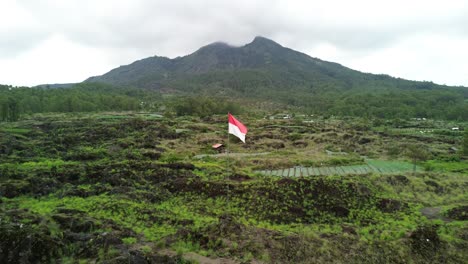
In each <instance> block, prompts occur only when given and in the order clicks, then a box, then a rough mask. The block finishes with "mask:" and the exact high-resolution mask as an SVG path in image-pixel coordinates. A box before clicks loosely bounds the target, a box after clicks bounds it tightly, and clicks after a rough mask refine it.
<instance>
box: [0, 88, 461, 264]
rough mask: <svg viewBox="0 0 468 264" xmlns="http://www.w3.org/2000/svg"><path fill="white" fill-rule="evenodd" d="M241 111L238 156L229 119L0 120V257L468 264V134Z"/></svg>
mask: <svg viewBox="0 0 468 264" xmlns="http://www.w3.org/2000/svg"><path fill="white" fill-rule="evenodd" d="M67 91H68V90H67ZM237 117H238V118H239V119H240V120H242V122H244V123H245V124H246V125H247V126H248V128H249V133H248V135H247V137H246V144H244V143H242V142H240V141H239V140H238V139H237V138H235V137H231V138H230V151H231V154H230V155H229V158H228V159H227V158H226V154H225V153H221V154H218V153H217V152H216V151H215V150H213V149H211V145H212V144H213V143H215V142H222V143H226V142H227V141H226V136H227V135H226V125H227V124H226V121H227V118H226V115H214V116H211V117H210V118H208V119H204V120H203V121H202V120H200V119H197V118H194V117H176V118H173V117H170V118H165V117H161V116H159V115H154V114H151V113H132V112H128V113H112V112H105V113H94V114H76V113H72V114H66V113H59V114H48V115H37V116H35V117H34V118H29V119H24V120H21V121H17V122H11V123H5V122H3V123H0V262H1V263H12V264H13V263H109V264H118V263H168V264H169V263H170V264H174V263H229V264H241V263H251V264H255V263H264V264H269V263H272V264H274V263H285V264H287V263H294V264H296V263H415V264H419V263H457V264H458V263H465V262H466V261H464V260H466V259H467V257H468V255H467V254H468V251H467V250H466V248H467V247H468V218H467V212H468V204H467V201H468V193H467V192H466V186H467V185H468V179H467V177H466V175H467V172H468V163H467V162H466V157H463V154H462V153H453V152H450V147H461V145H462V142H465V144H466V142H468V134H467V132H461V131H451V130H450V128H451V127H452V126H453V124H452V123H450V122H432V121H427V120H426V121H411V122H409V123H407V124H406V125H407V127H408V128H406V129H400V128H398V127H395V126H394V125H393V124H392V122H386V123H384V124H381V125H380V126H366V124H365V123H363V122H362V121H360V120H359V119H346V120H339V119H323V118H321V117H314V118H313V120H312V121H313V122H310V121H311V120H310V118H311V117H304V118H305V119H300V118H299V117H297V118H294V119H292V120H284V119H280V120H265V119H263V118H254V117H248V116H244V115H240V116H237ZM463 126H464V127H466V124H464V125H463ZM421 130H425V131H433V132H430V133H429V132H428V133H424V134H421V133H420V132H419V131H421ZM415 149H416V151H417V150H419V151H417V152H416V153H419V154H418V155H420V154H421V153H425V154H426V155H428V156H427V159H428V160H421V159H419V158H418V159H417V160H419V161H417V164H416V165H417V166H416V167H414V165H413V163H414V162H416V161H415V160H414V159H413V158H412V157H413V156H414V155H408V154H407V153H408V151H409V150H413V151H414V150H415ZM260 154H263V155H260ZM407 156H409V157H407ZM412 159H413V160H412ZM413 167H414V169H413ZM368 168H372V169H373V170H368ZM304 170H308V171H310V172H314V173H313V174H308V175H307V174H305V173H302V172H301V171H304ZM279 171H281V172H282V173H278V172H279ZM286 171H288V173H285V172H286Z"/></svg>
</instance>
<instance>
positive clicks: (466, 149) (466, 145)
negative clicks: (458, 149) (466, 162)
mask: <svg viewBox="0 0 468 264" xmlns="http://www.w3.org/2000/svg"><path fill="white" fill-rule="evenodd" d="M462 153H463V155H465V156H468V128H465V133H464V136H463V143H462Z"/></svg>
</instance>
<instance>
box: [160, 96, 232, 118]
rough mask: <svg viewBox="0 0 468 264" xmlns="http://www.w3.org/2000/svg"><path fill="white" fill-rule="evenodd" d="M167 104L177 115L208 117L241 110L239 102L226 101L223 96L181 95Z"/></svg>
mask: <svg viewBox="0 0 468 264" xmlns="http://www.w3.org/2000/svg"><path fill="white" fill-rule="evenodd" d="M169 105H170V107H171V108H172V110H173V111H174V112H175V113H176V114H177V115H178V116H183V115H192V116H199V117H208V116H212V115H215V114H227V113H228V112H231V113H233V114H238V113H240V112H241V107H240V106H239V104H236V103H233V102H228V101H226V99H223V98H213V97H201V96H196V97H182V98H177V99H174V100H172V102H169Z"/></svg>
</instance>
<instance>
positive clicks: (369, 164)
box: [256, 160, 421, 177]
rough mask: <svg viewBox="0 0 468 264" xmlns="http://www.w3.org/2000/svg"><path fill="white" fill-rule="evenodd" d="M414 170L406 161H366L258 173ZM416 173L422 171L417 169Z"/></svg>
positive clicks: (291, 174)
mask: <svg viewBox="0 0 468 264" xmlns="http://www.w3.org/2000/svg"><path fill="white" fill-rule="evenodd" d="M412 170H413V164H411V163H408V162H404V161H386V160H366V164H361V165H351V166H330V167H300V166H298V167H293V168H288V169H279V170H260V171H256V172H258V173H261V174H264V175H269V176H282V177H305V176H326V175H353V174H356V175H357V174H368V173H380V174H385V173H401V172H410V171H412ZM416 171H421V168H420V167H418V166H417V167H416Z"/></svg>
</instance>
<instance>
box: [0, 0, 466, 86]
mask: <svg viewBox="0 0 468 264" xmlns="http://www.w3.org/2000/svg"><path fill="white" fill-rule="evenodd" d="M257 35H259V36H264V37H267V38H270V39H272V40H274V41H276V42H278V43H280V44H281V45H283V46H286V47H289V48H292V49H295V50H298V51H301V52H304V53H306V54H309V55H310V56H312V57H317V58H320V59H323V60H328V61H333V62H338V63H340V64H342V65H344V66H347V67H350V68H353V69H356V70H360V71H364V72H371V73H385V74H389V75H392V76H395V77H401V78H405V79H410V80H421V81H422V80H426V81H434V82H436V83H439V84H447V85H464V86H468V0H464V1H457V0H450V1H432V0H425V1H419V0H413V1H400V0H392V1H385V2H384V1H378V0H377V1H376V0H373V1H372V0H369V1H359V0H354V1H346V0H343V1H336V0H327V1H323V0H320V1H315V0H309V1H292V0H285V1H275V0H260V1H253V0H229V1H222V0H201V1H200V0H198V1H192V0H187V1H177V0H170V1H169V0H167V1H157V0H69V1H67V0H16V1H15V0H0V84H11V85H15V86H22V85H26V86H32V85H37V84H44V83H68V82H80V81H83V80H85V79H86V78H88V77H90V76H95V75H101V74H104V73H106V72H107V71H109V70H111V69H113V68H115V67H118V66H120V65H125V64H129V63H131V62H133V61H135V60H138V59H142V58H145V57H150V56H154V55H159V56H167V57H170V58H173V57H177V56H183V55H187V54H189V53H192V52H193V51H195V50H197V49H198V48H199V47H201V46H203V45H207V44H209V43H211V42H215V41H223V42H227V43H229V44H233V45H244V44H247V43H249V42H251V41H252V40H253V38H254V37H255V36H257Z"/></svg>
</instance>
